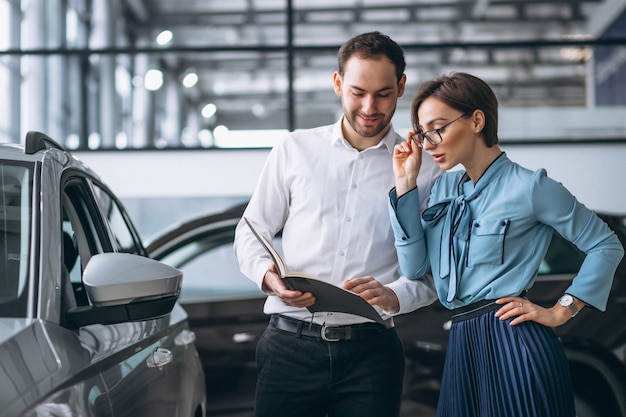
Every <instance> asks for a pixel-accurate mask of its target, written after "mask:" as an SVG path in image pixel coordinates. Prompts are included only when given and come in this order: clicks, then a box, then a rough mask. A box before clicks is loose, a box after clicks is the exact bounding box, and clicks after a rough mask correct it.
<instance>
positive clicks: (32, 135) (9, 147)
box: [0, 131, 100, 179]
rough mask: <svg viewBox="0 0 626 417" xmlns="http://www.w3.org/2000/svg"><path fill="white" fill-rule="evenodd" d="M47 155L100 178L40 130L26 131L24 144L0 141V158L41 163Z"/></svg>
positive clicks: (67, 165) (65, 164)
mask: <svg viewBox="0 0 626 417" xmlns="http://www.w3.org/2000/svg"><path fill="white" fill-rule="evenodd" d="M49 157H53V158H55V159H60V160H62V164H63V165H64V166H66V167H73V168H77V169H79V170H81V171H84V172H87V173H89V174H90V175H91V176H93V177H94V178H97V179H100V176H99V175H98V174H96V173H95V172H94V171H93V170H91V168H89V166H87V165H86V164H85V163H84V162H82V161H81V160H80V159H78V158H77V157H76V156H74V155H73V154H72V153H71V152H70V151H69V150H67V149H65V148H64V147H63V146H61V145H59V144H58V143H57V142H55V141H54V140H53V139H51V138H50V137H49V136H47V135H45V134H43V133H41V132H35V131H30V132H28V133H27V134H26V139H25V142H24V144H15V143H0V159H6V160H12V161H20V162H33V163H34V162H42V163H43V162H45V161H46V159H47V158H49Z"/></svg>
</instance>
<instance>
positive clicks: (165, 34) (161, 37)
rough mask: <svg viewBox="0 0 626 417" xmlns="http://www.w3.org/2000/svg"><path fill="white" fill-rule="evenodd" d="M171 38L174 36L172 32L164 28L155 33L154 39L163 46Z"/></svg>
mask: <svg viewBox="0 0 626 417" xmlns="http://www.w3.org/2000/svg"><path fill="white" fill-rule="evenodd" d="M172 38H174V34H173V33H172V31H171V30H164V31H162V32H161V33H159V34H158V35H157V37H156V41H157V43H158V44H159V45H161V46H165V45H167V44H168V43H170V42H171V41H172Z"/></svg>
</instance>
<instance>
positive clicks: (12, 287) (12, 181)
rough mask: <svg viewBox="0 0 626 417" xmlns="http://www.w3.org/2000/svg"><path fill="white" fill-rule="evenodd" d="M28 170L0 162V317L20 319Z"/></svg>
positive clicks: (25, 259)
mask: <svg viewBox="0 0 626 417" xmlns="http://www.w3.org/2000/svg"><path fill="white" fill-rule="evenodd" d="M31 176H32V175H31V171H30V170H29V168H27V167H26V166H21V165H17V164H16V163H13V162H11V163H9V162H7V161H0V314H1V316H2V317H24V316H25V313H26V308H25V307H26V302H25V300H24V299H25V291H24V290H25V288H26V277H27V271H28V268H27V266H28V245H29V236H30V192H29V190H30V184H31Z"/></svg>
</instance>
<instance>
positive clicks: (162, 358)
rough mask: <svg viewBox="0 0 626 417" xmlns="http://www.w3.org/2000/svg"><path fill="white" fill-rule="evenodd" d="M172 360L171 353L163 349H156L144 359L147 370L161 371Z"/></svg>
mask: <svg viewBox="0 0 626 417" xmlns="http://www.w3.org/2000/svg"><path fill="white" fill-rule="evenodd" d="M173 359H174V355H172V352H170V351H169V350H167V349H165V348H161V347H159V348H156V349H154V352H152V355H150V356H149V357H148V359H146V365H148V368H159V369H161V368H162V367H163V366H165V365H167V364H168V363H170V362H171V361H172V360H173Z"/></svg>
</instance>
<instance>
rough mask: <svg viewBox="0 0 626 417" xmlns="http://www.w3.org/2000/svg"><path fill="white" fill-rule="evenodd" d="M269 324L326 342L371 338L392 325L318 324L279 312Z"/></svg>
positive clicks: (273, 315) (297, 334) (299, 335)
mask: <svg viewBox="0 0 626 417" xmlns="http://www.w3.org/2000/svg"><path fill="white" fill-rule="evenodd" d="M390 323H391V322H390ZM270 326H271V327H273V328H275V329H279V330H283V331H285V332H289V333H293V334H295V335H296V336H297V337H301V336H307V337H314V338H316V339H321V340H324V341H326V342H339V341H342V340H358V339H368V338H373V337H377V336H380V334H381V333H382V332H384V331H386V330H388V329H390V328H391V327H393V325H392V324H390V325H389V326H385V325H382V324H379V323H361V324H351V325H349V326H333V325H326V324H325V325H323V326H320V325H319V324H314V323H309V322H306V321H304V320H298V319H294V318H292V317H287V316H283V315H280V314H272V317H271V318H270Z"/></svg>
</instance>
